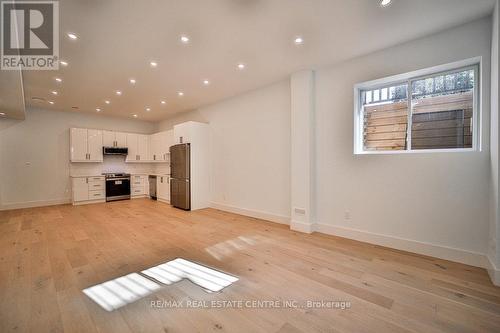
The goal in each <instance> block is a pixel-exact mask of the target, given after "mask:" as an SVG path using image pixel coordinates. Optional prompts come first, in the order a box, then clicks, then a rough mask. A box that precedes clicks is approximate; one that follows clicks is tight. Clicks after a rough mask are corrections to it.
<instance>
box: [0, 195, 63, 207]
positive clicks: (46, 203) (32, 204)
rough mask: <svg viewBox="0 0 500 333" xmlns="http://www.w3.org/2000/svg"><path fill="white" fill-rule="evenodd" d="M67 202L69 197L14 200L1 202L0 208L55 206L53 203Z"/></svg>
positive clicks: (61, 203)
mask: <svg viewBox="0 0 500 333" xmlns="http://www.w3.org/2000/svg"><path fill="white" fill-rule="evenodd" d="M68 203H71V199H69V198H68V199H54V200H38V201H25V202H14V203H8V204H2V205H1V206H0V210H11V209H21V208H33V207H43V206H55V205H64V204H68Z"/></svg>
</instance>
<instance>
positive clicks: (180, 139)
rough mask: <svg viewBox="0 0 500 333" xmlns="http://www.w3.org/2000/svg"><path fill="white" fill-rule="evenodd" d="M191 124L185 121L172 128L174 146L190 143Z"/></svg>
mask: <svg viewBox="0 0 500 333" xmlns="http://www.w3.org/2000/svg"><path fill="white" fill-rule="evenodd" d="M192 123H193V122H192V121H187V122H185V123H182V124H177V125H175V126H174V144H179V143H190V142H191V140H192V138H191V132H192Z"/></svg>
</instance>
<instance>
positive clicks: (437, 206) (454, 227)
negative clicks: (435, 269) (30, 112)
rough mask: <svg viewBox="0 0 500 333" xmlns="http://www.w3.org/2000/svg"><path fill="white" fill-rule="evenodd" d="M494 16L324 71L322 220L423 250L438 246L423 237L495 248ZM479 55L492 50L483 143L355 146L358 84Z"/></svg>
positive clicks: (320, 96)
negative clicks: (371, 150) (401, 149)
mask: <svg viewBox="0 0 500 333" xmlns="http://www.w3.org/2000/svg"><path fill="white" fill-rule="evenodd" d="M490 24H491V21H490V19H488V18H487V19H483V20H479V21H476V22H473V23H470V24H467V25H464V26H460V27H458V28H455V29H451V30H448V31H445V32H442V33H439V34H436V35H432V36H429V37H425V38H422V39H419V40H415V41H412V42H408V43H405V44H401V45H399V46H396V47H393V48H389V49H386V50H383V51H380V52H376V53H373V54H370V55H367V56H363V57H360V58H357V59H353V60H350V61H348V62H345V63H342V64H338V65H335V66H331V67H326V68H322V69H319V70H317V71H316V111H315V112H316V142H317V144H316V156H317V160H316V175H317V177H316V188H317V201H316V213H317V222H318V223H319V226H318V228H319V230H321V231H324V232H331V233H336V234H339V235H344V236H349V237H354V238H359V239H364V240H369V241H374V242H378V243H384V242H386V244H387V245H389V246H393V247H401V246H400V245H401V244H410V243H412V244H413V245H412V246H413V247H414V248H412V250H415V251H420V252H422V251H426V250H425V249H426V248H427V249H428V248H429V247H428V246H427V245H429V244H422V243H430V245H436V246H437V248H434V250H440V251H441V250H442V251H444V252H447V250H448V249H447V248H455V249H459V250H463V251H464V252H463V253H461V254H460V255H461V256H465V255H466V252H472V254H471V256H470V258H469V259H470V261H473V260H475V259H477V258H478V256H476V255H475V254H484V253H486V243H487V242H486V240H487V239H488V219H489V204H488V200H489V192H488V187H489V179H490V176H489V174H490V162H489V105H490V97H489V90H490V43H491V39H490V36H491V25H490ZM476 56H482V57H483V63H482V69H481V85H482V99H481V102H482V109H483V111H484V112H483V113H482V130H483V132H482V142H483V147H482V148H483V150H482V152H473V153H457V152H455V153H423V154H396V155H362V156H359V155H357V156H355V155H353V85H354V84H356V83H359V82H364V81H368V80H373V79H377V78H383V77H387V76H391V75H395V74H400V73H405V72H409V71H413V70H417V69H421V68H426V67H431V66H436V65H439V64H445V63H450V62H453V61H458V60H462V59H466V58H471V57H476ZM346 215H350V219H346ZM401 239H404V240H401ZM405 240H410V241H412V242H410V243H408V242H406V241H405ZM387 241H389V242H388V243H387ZM419 245H421V246H419ZM451 252H452V255H453V253H454V254H457V252H454V251H451ZM432 254H434V255H438V256H439V253H432ZM449 254H450V253H447V254H445V255H444V256H446V255H449ZM455 259H458V258H455ZM474 264H480V263H474Z"/></svg>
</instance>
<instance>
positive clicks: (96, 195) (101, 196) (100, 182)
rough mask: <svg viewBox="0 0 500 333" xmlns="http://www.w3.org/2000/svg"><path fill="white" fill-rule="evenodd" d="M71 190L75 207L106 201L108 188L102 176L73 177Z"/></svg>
mask: <svg viewBox="0 0 500 333" xmlns="http://www.w3.org/2000/svg"><path fill="white" fill-rule="evenodd" d="M71 190H72V201H73V205H82V204H87V203H96V202H105V201H106V186H105V181H104V177H101V176H92V177H72V178H71Z"/></svg>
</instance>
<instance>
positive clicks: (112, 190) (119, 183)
mask: <svg viewBox="0 0 500 333" xmlns="http://www.w3.org/2000/svg"><path fill="white" fill-rule="evenodd" d="M103 175H104V176H105V178H106V201H115V200H126V199H130V174H128V173H103Z"/></svg>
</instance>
